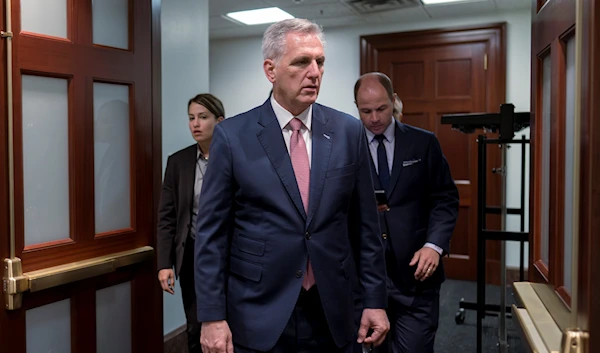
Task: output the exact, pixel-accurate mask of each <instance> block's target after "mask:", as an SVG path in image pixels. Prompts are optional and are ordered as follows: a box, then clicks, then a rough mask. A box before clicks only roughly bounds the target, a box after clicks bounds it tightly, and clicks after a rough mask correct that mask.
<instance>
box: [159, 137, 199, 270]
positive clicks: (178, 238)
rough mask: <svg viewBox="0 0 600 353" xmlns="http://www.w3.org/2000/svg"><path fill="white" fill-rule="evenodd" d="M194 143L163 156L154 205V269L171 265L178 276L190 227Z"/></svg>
mask: <svg viewBox="0 0 600 353" xmlns="http://www.w3.org/2000/svg"><path fill="white" fill-rule="evenodd" d="M197 154H198V145H197V144H193V145H192V146H189V147H186V148H184V149H182V150H180V151H178V152H175V153H174V154H172V155H171V156H169V158H168V159H167V168H166V170H165V179H164V181H163V188H162V192H161V194H160V204H159V208H158V235H157V236H158V241H157V244H158V247H157V253H158V269H159V270H162V269H165V268H172V267H175V274H176V275H179V271H180V270H181V262H182V260H183V250H184V248H185V241H186V239H187V236H188V232H189V230H190V227H191V216H192V202H193V198H194V179H195V178H196V158H197Z"/></svg>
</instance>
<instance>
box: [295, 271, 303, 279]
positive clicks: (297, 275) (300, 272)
mask: <svg viewBox="0 0 600 353" xmlns="http://www.w3.org/2000/svg"><path fill="white" fill-rule="evenodd" d="M300 277H302V270H298V271H296V278H300Z"/></svg>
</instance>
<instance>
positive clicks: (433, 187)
mask: <svg viewBox="0 0 600 353" xmlns="http://www.w3.org/2000/svg"><path fill="white" fill-rule="evenodd" d="M427 160H428V171H429V174H428V178H429V191H430V193H429V197H430V200H429V202H430V205H431V211H430V214H429V231H428V234H427V242H430V243H433V244H435V245H437V246H439V247H440V248H442V249H443V250H444V255H445V254H448V253H449V252H450V238H451V237H452V232H454V226H455V225H456V219H457V217H458V189H457V188H456V185H455V184H454V180H453V179H452V175H451V174H450V167H449V165H448V162H447V161H446V158H445V157H444V155H443V154H442V148H441V146H440V143H439V141H438V139H437V138H436V137H435V136H433V135H432V136H431V140H430V143H429V156H428V158H427Z"/></svg>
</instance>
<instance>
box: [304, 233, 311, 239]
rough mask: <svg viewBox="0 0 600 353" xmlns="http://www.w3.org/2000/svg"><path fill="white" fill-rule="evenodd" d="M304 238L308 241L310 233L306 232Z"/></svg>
mask: <svg viewBox="0 0 600 353" xmlns="http://www.w3.org/2000/svg"><path fill="white" fill-rule="evenodd" d="M304 236H305V237H306V240H309V239H310V233H309V232H306V234H304Z"/></svg>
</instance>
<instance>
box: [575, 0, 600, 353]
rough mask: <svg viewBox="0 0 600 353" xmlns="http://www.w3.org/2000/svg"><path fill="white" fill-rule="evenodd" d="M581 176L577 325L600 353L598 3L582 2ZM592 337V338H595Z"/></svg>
mask: <svg viewBox="0 0 600 353" xmlns="http://www.w3.org/2000/svg"><path fill="white" fill-rule="evenodd" d="M582 6H583V13H584V16H583V23H582V32H583V45H582V55H581V57H582V61H583V62H582V73H583V75H582V81H581V84H580V86H581V87H583V90H582V97H581V146H580V147H581V163H580V165H581V175H580V187H581V189H580V200H579V211H580V213H579V225H580V226H579V247H578V249H579V259H578V263H577V264H576V266H577V269H578V271H577V273H578V288H577V309H578V310H577V317H578V319H577V324H578V326H579V327H580V328H581V329H583V330H588V331H589V334H590V340H589V345H588V347H589V352H600V335H598V331H600V305H598V303H597V300H598V299H597V298H598V293H599V292H600V279H599V277H598V274H597V273H596V272H595V271H596V270H597V269H598V268H600V257H599V256H598V254H597V252H598V249H600V237H598V229H600V217H599V216H598V209H600V184H599V183H598V180H600V145H599V144H600V123H599V122H600V120H599V119H600V118H599V117H600V68H599V67H598V66H599V65H600V4H599V3H598V2H597V1H596V0H582ZM594 337H595V338H594Z"/></svg>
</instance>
